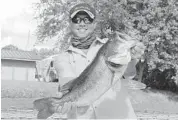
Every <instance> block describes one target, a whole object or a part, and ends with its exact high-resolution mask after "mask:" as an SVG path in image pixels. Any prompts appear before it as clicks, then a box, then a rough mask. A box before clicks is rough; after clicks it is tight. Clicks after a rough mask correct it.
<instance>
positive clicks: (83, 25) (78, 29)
mask: <svg viewBox="0 0 178 120" xmlns="http://www.w3.org/2000/svg"><path fill="white" fill-rule="evenodd" d="M95 26H96V23H95V22H94V20H93V19H92V18H90V16H89V15H88V14H87V13H86V12H79V13H77V14H76V15H75V16H74V17H73V18H72V19H71V21H70V27H71V31H72V33H73V34H74V36H76V37H79V38H85V37H87V36H88V35H90V34H91V33H93V31H94V29H95Z"/></svg>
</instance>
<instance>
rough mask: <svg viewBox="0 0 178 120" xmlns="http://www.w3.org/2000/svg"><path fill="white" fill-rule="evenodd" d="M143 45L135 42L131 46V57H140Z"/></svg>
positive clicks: (142, 52)
mask: <svg viewBox="0 0 178 120" xmlns="http://www.w3.org/2000/svg"><path fill="white" fill-rule="evenodd" d="M144 50H145V46H144V44H143V43H141V42H137V43H136V45H135V46H134V47H132V48H131V56H132V59H140V58H141V57H142V55H143V54H144Z"/></svg>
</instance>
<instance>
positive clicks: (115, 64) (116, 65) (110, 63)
mask: <svg viewBox="0 0 178 120" xmlns="http://www.w3.org/2000/svg"><path fill="white" fill-rule="evenodd" d="M107 63H108V64H109V66H110V67H113V68H119V67H121V66H122V65H121V64H117V63H114V62H111V61H107Z"/></svg>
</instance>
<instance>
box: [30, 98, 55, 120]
mask: <svg viewBox="0 0 178 120" xmlns="http://www.w3.org/2000/svg"><path fill="white" fill-rule="evenodd" d="M54 102H55V101H54V100H53V98H43V99H38V100H35V101H34V102H33V105H34V108H35V109H36V110H38V115H37V118H38V119H47V118H48V117H50V116H51V115H53V114H54V113H55V112H56V107H57V105H55V104H54Z"/></svg>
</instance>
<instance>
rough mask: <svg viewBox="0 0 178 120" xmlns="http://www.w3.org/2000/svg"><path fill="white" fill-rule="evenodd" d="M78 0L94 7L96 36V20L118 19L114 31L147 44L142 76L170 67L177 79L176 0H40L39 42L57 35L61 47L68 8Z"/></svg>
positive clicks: (177, 34) (68, 33) (65, 29)
mask: <svg viewBox="0 0 178 120" xmlns="http://www.w3.org/2000/svg"><path fill="white" fill-rule="evenodd" d="M79 2H87V3H89V4H91V5H92V6H93V7H94V8H95V9H96V10H97V13H98V14H97V15H98V16H97V21H98V22H99V24H98V26H97V29H96V31H95V32H96V34H97V35H100V34H101V30H100V23H101V22H102V21H103V20H105V19H110V18H112V19H115V20H116V21H117V22H118V24H117V28H118V30H121V31H122V32H125V33H127V34H129V35H130V36H132V37H135V38H136V39H138V40H139V41H142V42H143V43H144V44H145V45H146V46H147V48H146V50H145V55H144V58H145V61H146V62H145V64H147V68H148V69H147V70H146V72H143V74H144V75H143V76H145V78H148V77H147V76H148V74H149V73H151V71H152V70H154V69H159V70H160V71H162V72H163V71H164V70H166V69H170V68H173V69H175V70H177V71H176V76H175V77H174V80H178V1H177V0H89V1H85V0H65V1H64V0H41V3H39V4H38V5H37V8H38V10H39V12H38V13H39V14H38V19H39V21H40V24H39V26H38V29H37V30H38V31H37V36H38V39H39V42H42V41H44V40H48V39H50V37H56V36H58V42H57V43H56V46H57V47H59V48H60V49H61V50H63V49H65V48H66V47H67V46H68V42H67V38H68V37H69V35H70V31H69V30H68V14H69V9H70V8H71V7H72V6H74V5H76V4H78V3H79ZM123 26H124V27H123ZM121 28H122V29H121Z"/></svg>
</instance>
